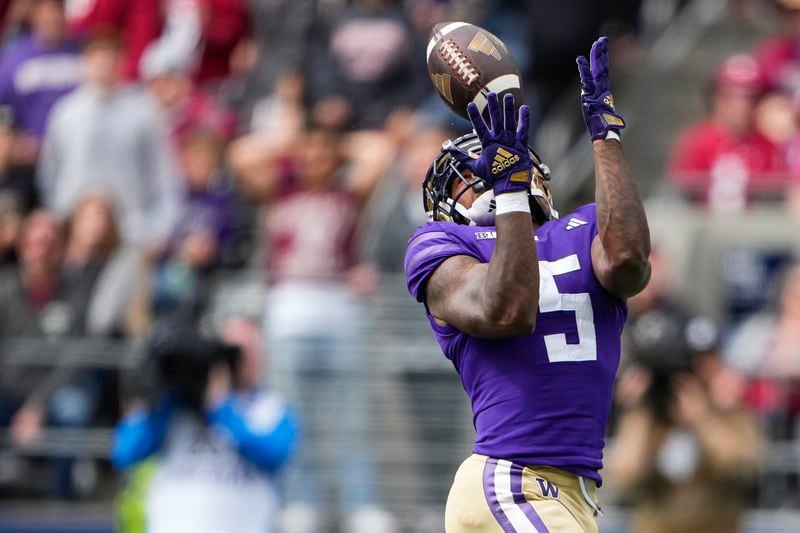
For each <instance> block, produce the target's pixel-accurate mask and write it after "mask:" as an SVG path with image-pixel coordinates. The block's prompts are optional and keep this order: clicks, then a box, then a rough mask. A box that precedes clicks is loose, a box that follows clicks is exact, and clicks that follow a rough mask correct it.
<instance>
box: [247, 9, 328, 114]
mask: <svg viewBox="0 0 800 533" xmlns="http://www.w3.org/2000/svg"><path fill="white" fill-rule="evenodd" d="M318 3H319V2H317V1H316V0H291V1H289V0H249V4H250V13H251V17H250V24H251V25H252V40H253V41H252V46H253V47H254V48H255V50H254V52H253V53H254V55H255V58H254V59H253V63H254V65H253V67H252V71H251V73H250V76H249V80H248V88H247V93H248V95H247V98H246V100H247V101H248V104H249V106H252V104H253V103H254V102H255V101H257V100H259V99H261V98H262V97H263V95H266V94H271V93H272V92H273V91H276V90H277V86H278V85H279V82H280V80H281V79H282V78H284V77H285V76H287V75H292V76H296V75H297V74H296V73H298V72H300V70H301V69H302V68H303V66H304V64H305V62H306V60H307V57H308V56H307V54H308V49H309V45H310V41H311V39H312V35H311V28H312V26H313V24H314V20H315V17H316V16H317V14H318V7H317V4H318ZM241 51H244V47H242V50H241ZM299 82H300V83H302V79H300V80H299Z"/></svg>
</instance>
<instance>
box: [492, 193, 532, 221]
mask: <svg viewBox="0 0 800 533" xmlns="http://www.w3.org/2000/svg"><path fill="white" fill-rule="evenodd" d="M528 196H529V194H528V191H510V192H504V193H501V194H498V193H495V200H494V201H495V205H496V208H495V213H496V214H497V215H498V216H499V215H505V214H506V213H530V212H531V204H530V201H529V200H528Z"/></svg>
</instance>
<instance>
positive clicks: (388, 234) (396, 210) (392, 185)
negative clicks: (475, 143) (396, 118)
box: [359, 117, 453, 273]
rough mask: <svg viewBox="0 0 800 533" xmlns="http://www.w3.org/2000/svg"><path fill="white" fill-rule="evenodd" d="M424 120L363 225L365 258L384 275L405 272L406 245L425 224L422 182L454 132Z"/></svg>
mask: <svg viewBox="0 0 800 533" xmlns="http://www.w3.org/2000/svg"><path fill="white" fill-rule="evenodd" d="M422 120H424V119H422V118H421V117H418V118H417V122H418V125H417V127H416V128H415V129H414V131H413V132H412V134H411V136H410V137H409V139H408V140H407V141H406V143H405V144H404V145H403V146H402V148H401V149H400V150H399V151H398V155H397V158H396V159H395V161H394V162H393V163H392V165H391V166H390V168H389V171H388V172H387V173H386V174H385V175H384V177H383V179H382V180H381V182H380V183H379V184H378V186H377V188H376V189H375V191H374V193H373V194H372V195H371V196H370V199H369V202H368V203H367V205H366V206H365V210H364V215H363V217H362V220H361V222H360V224H359V229H360V231H359V233H360V235H359V236H360V238H359V241H360V242H361V254H362V257H363V258H364V259H365V260H366V261H367V262H369V263H370V264H374V265H376V266H377V267H379V268H380V270H381V271H382V272H393V273H400V272H402V271H403V257H404V253H405V245H406V243H407V242H408V239H409V237H410V236H411V234H412V233H414V231H415V230H416V229H417V228H418V227H419V226H421V225H422V224H424V223H425V221H426V220H427V219H426V217H425V211H424V209H423V208H422V180H423V179H424V178H425V174H426V173H427V171H428V167H430V165H431V162H432V161H433V159H434V158H435V157H436V155H437V154H438V153H439V150H440V149H441V146H442V143H443V142H444V141H445V139H448V138H452V136H453V132H452V131H450V130H448V129H446V128H443V127H440V126H437V125H435V124H424V123H421V124H420V123H419V122H421V121H422Z"/></svg>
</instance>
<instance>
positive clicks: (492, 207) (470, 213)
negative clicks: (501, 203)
mask: <svg viewBox="0 0 800 533" xmlns="http://www.w3.org/2000/svg"><path fill="white" fill-rule="evenodd" d="M459 208H460V209H459ZM456 209H458V211H459V213H461V214H462V215H463V216H464V217H465V218H466V219H467V220H469V221H470V222H469V224H470V226H494V215H495V212H496V209H497V207H496V203H495V199H494V191H493V190H491V189H489V190H488V191H486V192H484V193H483V194H481V195H480V196H478V198H476V199H475V202H473V204H472V207H470V208H469V209H465V208H464V207H463V206H461V205H460V204H459V205H457V206H456Z"/></svg>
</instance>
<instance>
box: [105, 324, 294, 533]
mask: <svg viewBox="0 0 800 533" xmlns="http://www.w3.org/2000/svg"><path fill="white" fill-rule="evenodd" d="M222 339H223V340H224V341H225V342H224V343H223V342H218V341H214V340H210V339H207V338H205V337H202V336H200V335H199V334H197V333H195V332H194V331H192V330H191V329H190V328H188V327H183V326H176V325H175V324H173V323H166V324H161V325H160V327H159V325H157V327H156V329H155V333H154V334H153V335H152V338H151V340H150V342H149V343H148V346H147V360H146V362H145V371H144V373H147V370H151V371H152V372H153V374H154V378H155V379H154V380H153V381H154V383H155V386H151V387H150V388H151V389H152V390H151V391H150V392H145V393H144V394H143V395H142V396H143V397H144V398H148V397H149V398H153V399H151V400H149V401H145V405H140V406H138V407H135V408H133V409H132V410H131V411H130V413H129V414H128V415H127V416H126V417H125V419H124V420H122V422H120V424H119V425H118V427H117V429H116V435H115V438H114V443H113V450H112V461H113V463H114V465H115V466H116V467H118V468H128V467H130V466H132V465H134V464H136V463H138V462H140V461H142V460H143V459H145V458H147V457H149V456H151V455H152V456H154V458H155V464H156V466H155V473H154V475H153V478H152V481H151V482H150V485H149V487H148V488H147V490H146V495H145V503H144V508H145V509H144V514H145V517H146V518H145V522H146V530H147V532H148V533H204V532H208V533H226V532H230V533H250V532H253V533H256V532H258V533H264V532H271V531H274V528H275V524H276V521H277V514H278V495H277V490H276V487H275V474H276V472H277V471H278V470H279V469H280V468H281V467H282V466H283V465H284V464H285V463H286V461H287V460H288V458H289V456H290V455H291V453H292V451H293V450H294V448H295V445H296V442H297V426H296V422H295V420H294V417H293V415H292V414H291V412H290V411H289V410H288V409H287V407H286V406H285V405H284V403H283V402H282V400H281V399H280V398H278V397H277V396H276V395H275V394H274V393H269V392H264V391H261V390H259V388H258V383H259V381H260V379H261V378H262V376H263V372H262V366H263V360H262V357H263V352H262V350H261V339H260V333H259V329H258V327H257V326H255V325H254V324H252V323H251V322H249V321H246V320H244V319H234V320H231V321H228V322H227V323H226V324H225V325H224V327H223V328H222Z"/></svg>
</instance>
